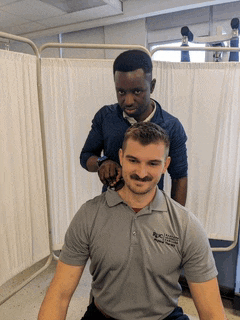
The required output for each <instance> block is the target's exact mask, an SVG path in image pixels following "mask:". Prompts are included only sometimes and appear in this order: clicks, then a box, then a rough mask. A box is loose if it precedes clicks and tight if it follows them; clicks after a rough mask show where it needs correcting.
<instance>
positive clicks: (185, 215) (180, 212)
mask: <svg viewBox="0 0 240 320" xmlns="http://www.w3.org/2000/svg"><path fill="white" fill-rule="evenodd" d="M163 193H164V195H165V199H166V203H167V207H168V211H169V213H170V214H171V215H173V216H175V217H176V218H177V220H179V221H182V223H184V224H188V223H189V222H190V221H191V222H192V223H196V224H201V222H200V220H199V219H198V218H197V217H196V215H195V214H193V213H192V212H191V210H190V209H188V208H187V207H184V206H182V205H181V204H180V203H178V202H176V201H175V200H173V199H172V198H170V197H169V196H168V195H167V194H166V193H165V192H164V191H163Z"/></svg>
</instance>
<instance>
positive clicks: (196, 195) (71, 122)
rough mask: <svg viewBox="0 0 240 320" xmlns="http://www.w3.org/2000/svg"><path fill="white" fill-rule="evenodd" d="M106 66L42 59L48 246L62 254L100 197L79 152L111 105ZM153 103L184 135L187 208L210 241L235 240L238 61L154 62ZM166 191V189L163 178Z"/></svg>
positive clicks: (109, 71) (111, 86)
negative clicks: (87, 207)
mask: <svg viewBox="0 0 240 320" xmlns="http://www.w3.org/2000/svg"><path fill="white" fill-rule="evenodd" d="M112 64H113V61H112V60H86V59H85V60H80V59H78V60H72V59H42V84H43V104H44V119H45V120H44V121H45V132H46V140H47V141H46V144H47V159H48V172H49V173H50V174H49V176H48V179H49V181H48V182H49V192H50V215H51V219H52V222H51V225H52V235H53V248H54V249H55V250H57V249H60V248H61V246H62V243H63V239H64V234H65V231H66V229H67V226H68V225H69V223H70V221H71V219H72V217H73V215H74V214H75V213H76V211H77V210H78V208H79V207H80V205H81V204H82V203H84V202H85V201H86V200H88V199H90V198H91V197H93V196H95V195H97V194H100V192H101V183H100V182H99V178H98V176H97V174H96V173H90V172H87V171H86V170H84V169H83V168H82V167H81V166H80V164H79V154H80V151H81V149H82V146H83V144H84V142H85V140H86V137H87V134H88V132H89V129H90V126H91V120H92V118H93V116H94V114H95V113H96V112H97V111H98V110H99V109H100V108H101V107H102V106H103V105H104V104H110V103H114V102H116V93H115V90H114V83H113V75H112ZM154 75H155V76H156V78H157V84H156V88H155V91H154V94H153V98H156V99H157V100H158V101H159V102H160V104H161V105H162V107H163V109H165V110H166V111H169V112H170V113H172V114H173V115H175V116H176V117H178V118H179V120H180V121H181V122H182V123H183V125H184V128H185V130H186V132H187V135H188V143H187V146H188V159H189V186H188V190H189V191H188V200H187V207H189V208H190V209H191V211H193V212H194V214H196V215H197V216H198V218H199V219H200V220H201V222H202V223H203V225H204V227H205V229H206V231H207V233H208V236H209V238H213V239H223V240H233V237H234V229H235V223H236V213H237V199H238V192H239V176H240V172H239V164H240V148H238V146H239V142H240V141H239V136H240V113H239V75H240V66H239V65H238V64H236V63H221V64H217V63H212V64H211V63H210V64H209V63H204V64H201V63H199V64H198V63H191V64H187V63H169V62H154ZM166 189H167V190H168V192H169V190H170V184H169V179H166Z"/></svg>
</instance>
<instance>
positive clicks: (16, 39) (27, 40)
mask: <svg viewBox="0 0 240 320" xmlns="http://www.w3.org/2000/svg"><path fill="white" fill-rule="evenodd" d="M0 37H1V38H4V39H9V40H14V41H19V42H24V43H27V44H28V45H30V46H31V48H32V49H33V51H34V53H35V55H36V57H37V70H36V73H37V93H38V102H39V118H40V127H41V139H42V149H43V150H42V152H43V165H44V179H45V188H46V203H47V217H48V234H49V247H50V255H49V257H48V259H47V262H46V264H45V265H44V266H43V267H42V268H40V269H39V270H38V271H37V272H35V273H34V274H33V275H32V276H30V277H29V278H28V279H26V280H25V281H23V282H22V283H21V284H20V285H19V286H17V287H16V288H15V289H13V290H12V291H11V292H10V293H9V294H8V296H6V297H5V298H3V299H2V300H0V305H2V304H3V303H4V302H6V301H7V300H8V299H10V298H11V297H12V296H13V295H14V294H15V293H17V292H18V291H20V290H21V289H22V288H23V287H25V286H26V285H27V284H28V283H29V282H30V281H32V280H33V279H34V278H36V276H38V275H39V274H40V273H42V272H43V271H44V270H45V269H47V268H48V266H49V265H50V263H51V261H52V259H53V250H52V237H51V232H50V210H49V208H50V206H49V192H48V179H47V158H46V148H45V135H44V128H43V113H42V105H43V103H42V88H41V69H40V64H39V61H40V54H39V51H38V48H37V46H36V45H35V43H34V42H32V41H31V40H29V39H27V38H23V37H19V36H15V35H12V34H9V33H5V32H0Z"/></svg>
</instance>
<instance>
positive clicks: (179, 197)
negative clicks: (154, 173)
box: [171, 177, 188, 206]
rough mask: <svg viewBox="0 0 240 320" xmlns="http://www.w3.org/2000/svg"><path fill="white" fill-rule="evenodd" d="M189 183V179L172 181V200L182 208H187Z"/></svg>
mask: <svg viewBox="0 0 240 320" xmlns="http://www.w3.org/2000/svg"><path fill="white" fill-rule="evenodd" d="M187 182H188V178H187V177H183V178H180V179H173V180H172V188H171V198H172V199H173V200H175V201H177V202H178V203H180V204H181V205H182V206H185V204H186V200H187Z"/></svg>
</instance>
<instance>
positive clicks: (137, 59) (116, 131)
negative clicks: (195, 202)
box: [80, 50, 188, 205]
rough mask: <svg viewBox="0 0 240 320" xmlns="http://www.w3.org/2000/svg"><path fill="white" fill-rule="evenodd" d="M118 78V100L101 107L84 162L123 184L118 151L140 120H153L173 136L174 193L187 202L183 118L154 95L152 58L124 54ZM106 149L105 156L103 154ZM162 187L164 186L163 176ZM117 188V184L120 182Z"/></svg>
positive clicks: (118, 64)
mask: <svg viewBox="0 0 240 320" xmlns="http://www.w3.org/2000/svg"><path fill="white" fill-rule="evenodd" d="M113 74H114V82H115V88H116V93H117V100H118V103H116V104H113V105H108V106H104V107H103V108H101V109H100V110H99V111H98V112H97V113H96V115H95V116H94V119H93V121H92V128H91V130H90V132H89V135H88V137H87V140H86V142H85V145H84V147H83V149H82V152H81V155H80V163H81V165H82V167H83V168H85V169H86V170H88V171H90V172H98V175H99V178H100V180H101V181H102V183H103V184H104V188H103V191H106V189H107V186H109V185H110V186H114V185H116V184H118V183H119V184H121V182H122V181H121V177H122V173H121V166H120V164H119V158H118V151H119V149H120V148H121V146H122V142H123V138H124V133H125V132H126V130H127V129H128V128H129V127H130V126H131V125H132V124H133V123H136V122H139V121H145V122H148V121H149V122H153V123H156V124H158V125H159V126H160V127H162V128H163V129H165V130H166V131H167V133H168V135H169V137H170V141H171V146H170V151H169V155H170V157H171V164H170V166H169V169H168V172H169V174H170V176H171V179H172V188H171V197H172V198H173V199H174V200H176V201H177V202H179V203H180V204H182V205H185V202H186V197H187V169H188V164H187V150H186V140H187V136H186V134H185V131H184V128H183V126H182V125H181V123H180V122H179V120H178V119H177V118H175V117H173V116H172V115H170V114H169V113H167V112H166V111H164V110H163V109H162V108H161V106H160V104H159V103H158V102H157V101H155V100H153V99H151V98H150V95H151V93H153V90H154V87H155V83H156V79H152V61H151V58H150V56H149V55H148V54H147V53H145V52H143V51H141V50H129V51H126V52H123V53H122V54H120V55H119V56H118V57H117V58H116V60H115V61H114V65H113ZM102 151H103V152H104V156H102V157H101V153H102ZM158 187H159V188H160V189H161V190H162V189H163V178H162V179H161V180H160V182H159V184H158ZM116 189H117V186H116Z"/></svg>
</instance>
